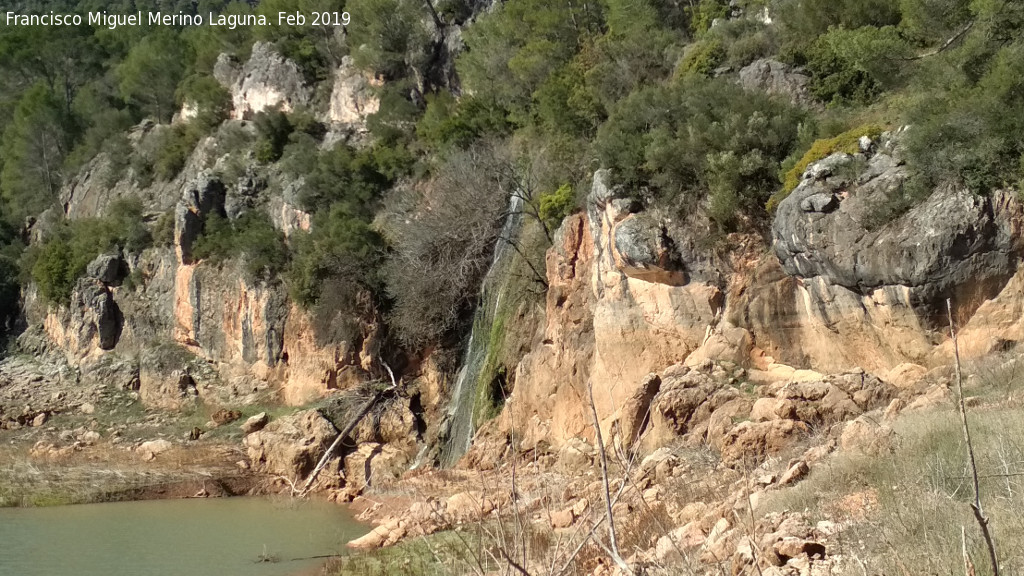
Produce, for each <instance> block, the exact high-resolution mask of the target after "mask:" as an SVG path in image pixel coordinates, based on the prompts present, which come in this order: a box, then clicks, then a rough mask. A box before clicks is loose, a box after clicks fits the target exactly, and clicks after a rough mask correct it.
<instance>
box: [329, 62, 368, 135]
mask: <svg viewBox="0 0 1024 576" xmlns="http://www.w3.org/2000/svg"><path fill="white" fill-rule="evenodd" d="M379 85H380V82H378V81H376V80H375V79H373V78H370V77H367V75H366V73H365V72H363V71H362V70H359V69H358V68H356V66H355V64H353V62H352V57H351V56H345V57H344V58H342V59H341V66H339V67H338V69H337V70H335V72H334V88H333V90H332V91H331V105H330V109H329V112H328V119H329V120H330V121H331V122H332V123H337V124H349V125H361V124H363V123H364V122H365V121H366V117H367V116H368V115H370V114H373V113H375V112H377V110H378V109H379V108H380V100H379V99H378V98H377V95H376V93H375V91H374V89H375V88H376V87H377V86H379Z"/></svg>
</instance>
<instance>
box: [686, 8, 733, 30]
mask: <svg viewBox="0 0 1024 576" xmlns="http://www.w3.org/2000/svg"><path fill="white" fill-rule="evenodd" d="M728 15H729V3H728V2H723V1H721V0H700V2H699V3H698V4H697V5H696V6H694V7H693V8H691V15H690V28H691V30H693V33H694V34H696V35H700V34H703V33H705V32H707V31H708V30H710V29H711V24H712V23H714V21H715V20H716V19H719V18H725V17H726V16H728Z"/></svg>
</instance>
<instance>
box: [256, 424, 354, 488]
mask: <svg viewBox="0 0 1024 576" xmlns="http://www.w3.org/2000/svg"><path fill="white" fill-rule="evenodd" d="M337 435H338V430H337V429H336V428H335V427H334V425H333V424H331V422H330V421H329V420H327V419H326V418H324V417H323V416H322V415H321V414H320V413H319V412H318V411H316V410H305V411H302V412H297V413H295V414H292V415H290V416H285V417H283V418H278V419H277V420H274V421H273V422H271V423H270V424H268V425H267V426H266V428H264V429H263V430H258V431H256V432H253V433H252V434H249V435H247V436H246V437H245V440H243V443H244V444H245V446H246V448H247V449H248V454H249V460H250V461H251V462H252V463H253V467H254V468H256V469H257V470H259V471H261V472H266V473H269V474H276V475H281V476H285V477H287V478H290V479H291V480H292V481H296V482H297V481H299V480H301V479H303V478H305V477H306V476H307V475H308V474H309V473H310V472H312V470H313V467H314V466H316V463H317V461H318V460H319V459H320V457H321V456H322V455H323V453H324V451H326V450H327V447H328V446H329V445H330V444H331V442H333V441H334V438H335V437H336V436H337Z"/></svg>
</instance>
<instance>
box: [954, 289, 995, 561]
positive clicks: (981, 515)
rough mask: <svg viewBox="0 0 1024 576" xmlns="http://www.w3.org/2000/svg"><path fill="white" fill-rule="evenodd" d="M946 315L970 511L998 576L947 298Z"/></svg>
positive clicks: (993, 544) (958, 352) (993, 543)
mask: <svg viewBox="0 0 1024 576" xmlns="http://www.w3.org/2000/svg"><path fill="white" fill-rule="evenodd" d="M946 315H947V316H948V318H949V335H950V338H951V339H952V340H953V359H954V361H955V363H956V391H957V396H959V397H960V422H961V423H962V424H963V430H964V442H966V443H967V459H968V463H969V464H970V465H971V474H972V476H973V480H974V502H973V503H972V504H971V509H972V510H974V518H975V519H976V520H977V521H978V526H979V527H981V535H982V537H983V538H984V539H985V546H986V547H987V548H988V556H989V561H990V562H991V563H992V574H993V576H999V560H998V558H997V557H996V545H995V542H994V541H993V540H992V534H991V532H990V531H989V526H988V518H987V517H986V516H985V512H984V510H983V509H982V507H981V486H980V484H979V482H978V464H977V462H976V461H975V458H974V444H973V443H972V442H971V429H970V427H969V426H968V425H967V404H966V403H965V402H964V382H963V374H962V373H961V371H960V349H959V346H958V344H957V339H956V328H955V327H954V325H953V306H952V304H950V301H949V298H947V299H946Z"/></svg>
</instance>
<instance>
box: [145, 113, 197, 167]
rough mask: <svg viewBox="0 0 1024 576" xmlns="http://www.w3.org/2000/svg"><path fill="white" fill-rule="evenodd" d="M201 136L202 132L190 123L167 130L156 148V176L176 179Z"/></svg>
mask: <svg viewBox="0 0 1024 576" xmlns="http://www.w3.org/2000/svg"><path fill="white" fill-rule="evenodd" d="M201 138H202V132H201V131H200V130H199V129H198V127H197V126H193V125H190V124H175V125H174V126H172V127H170V128H169V129H167V130H165V131H164V132H163V133H162V134H161V135H160V137H159V139H158V140H157V143H156V149H155V150H154V157H153V172H154V174H155V175H156V177H157V178H159V179H160V180H164V181H170V180H174V179H175V178H176V177H177V176H178V174H180V173H181V171H182V169H184V168H185V164H187V163H188V158H189V156H191V155H192V152H193V151H194V150H195V149H196V144H198V143H199V140H200V139H201Z"/></svg>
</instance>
